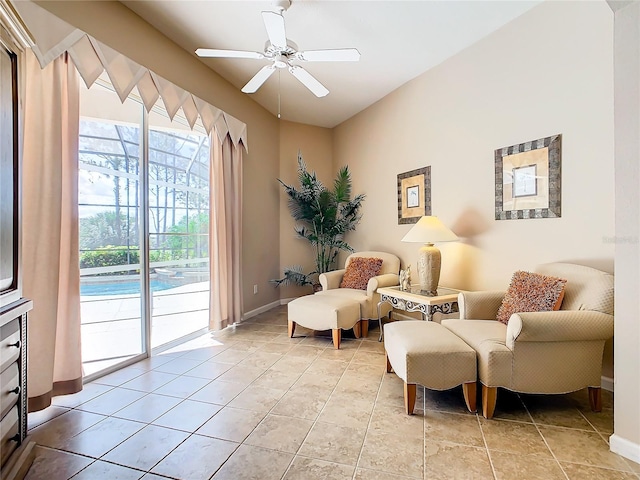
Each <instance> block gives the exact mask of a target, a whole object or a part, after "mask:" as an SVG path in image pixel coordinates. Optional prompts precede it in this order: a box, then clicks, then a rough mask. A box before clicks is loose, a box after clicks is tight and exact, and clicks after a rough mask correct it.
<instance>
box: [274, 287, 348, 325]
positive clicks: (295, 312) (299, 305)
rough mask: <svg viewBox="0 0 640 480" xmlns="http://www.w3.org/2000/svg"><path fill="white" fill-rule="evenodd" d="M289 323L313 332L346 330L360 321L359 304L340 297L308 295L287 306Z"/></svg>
mask: <svg viewBox="0 0 640 480" xmlns="http://www.w3.org/2000/svg"><path fill="white" fill-rule="evenodd" d="M287 310H288V312H287V313H288V317H289V321H292V322H295V323H297V324H298V325H302V326H303V327H306V328H310V329H311V330H329V329H331V330H333V329H336V328H340V329H342V330H346V329H349V328H353V326H354V325H355V324H356V323H358V322H359V321H360V308H359V306H358V304H357V303H354V302H351V301H349V300H345V299H343V298H340V297H325V298H321V297H317V296H316V295H306V296H304V297H299V298H296V299H295V300H292V301H291V302H289V304H288V305H287Z"/></svg>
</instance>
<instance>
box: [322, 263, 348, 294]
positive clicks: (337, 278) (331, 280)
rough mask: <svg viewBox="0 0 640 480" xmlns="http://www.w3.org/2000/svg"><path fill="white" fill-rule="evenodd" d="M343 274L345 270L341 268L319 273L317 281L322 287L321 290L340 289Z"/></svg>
mask: <svg viewBox="0 0 640 480" xmlns="http://www.w3.org/2000/svg"><path fill="white" fill-rule="evenodd" d="M344 272H346V269H344V268H343V269H341V270H333V271H331V272H325V273H321V274H320V276H319V277H318V280H319V281H320V285H322V290H333V289H336V288H340V282H341V281H342V277H344Z"/></svg>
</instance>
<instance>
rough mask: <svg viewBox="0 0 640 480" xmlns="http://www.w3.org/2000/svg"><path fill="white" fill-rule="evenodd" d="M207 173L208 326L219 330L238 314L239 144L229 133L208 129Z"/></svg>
mask: <svg viewBox="0 0 640 480" xmlns="http://www.w3.org/2000/svg"><path fill="white" fill-rule="evenodd" d="M209 175H210V179H209V180H210V181H209V185H210V187H209V188H210V189H211V192H210V202H211V207H210V217H211V219H210V222H209V244H210V252H209V258H210V262H209V265H210V267H209V268H210V278H211V293H210V300H209V302H210V318H209V327H210V328H211V329H213V330H220V329H222V328H225V327H226V326H228V325H232V324H234V323H237V322H240V320H241V317H242V288H241V284H240V276H241V273H242V270H241V248H242V147H241V146H240V145H239V144H238V146H235V145H234V144H233V142H232V141H231V138H230V137H229V135H225V136H224V139H223V140H222V141H221V140H220V139H219V138H218V136H217V135H216V134H215V133H214V132H212V133H211V167H210V168H209Z"/></svg>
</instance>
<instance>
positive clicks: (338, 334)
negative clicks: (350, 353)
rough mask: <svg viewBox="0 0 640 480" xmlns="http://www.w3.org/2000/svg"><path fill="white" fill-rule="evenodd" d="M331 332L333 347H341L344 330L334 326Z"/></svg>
mask: <svg viewBox="0 0 640 480" xmlns="http://www.w3.org/2000/svg"><path fill="white" fill-rule="evenodd" d="M331 333H332V335H333V348H335V349H336V350H338V349H339V348H340V340H341V339H342V330H340V329H339V328H334V329H333V330H331Z"/></svg>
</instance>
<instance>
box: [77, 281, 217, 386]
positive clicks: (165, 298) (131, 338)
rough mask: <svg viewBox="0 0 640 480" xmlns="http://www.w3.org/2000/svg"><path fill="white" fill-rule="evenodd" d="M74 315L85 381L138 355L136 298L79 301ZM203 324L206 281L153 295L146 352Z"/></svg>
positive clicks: (94, 297) (140, 343)
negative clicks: (78, 314)
mask: <svg viewBox="0 0 640 480" xmlns="http://www.w3.org/2000/svg"><path fill="white" fill-rule="evenodd" d="M80 311H81V330H82V359H83V362H84V363H83V366H84V369H85V375H89V374H91V373H94V372H95V371H98V370H100V369H102V368H105V367H106V366H109V365H112V364H114V363H117V362H120V361H122V360H123V359H125V358H127V357H130V356H132V355H138V354H140V353H142V349H143V339H142V321H141V314H140V312H141V302H140V295H139V294H124V295H83V296H81V297H80ZM208 324H209V282H208V281H207V282H197V283H191V284H188V285H183V286H180V287H175V288H170V289H166V290H160V291H157V292H153V295H152V301H151V329H152V330H151V331H152V336H151V347H152V348H155V347H158V346H160V345H163V344H165V343H167V342H170V341H171V340H175V339H176V338H180V337H182V336H185V335H188V334H189V333H192V332H195V331H196V330H200V329H202V328H206V327H207V326H208ZM111 359H113V360H111Z"/></svg>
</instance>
